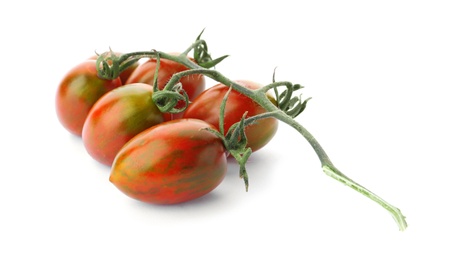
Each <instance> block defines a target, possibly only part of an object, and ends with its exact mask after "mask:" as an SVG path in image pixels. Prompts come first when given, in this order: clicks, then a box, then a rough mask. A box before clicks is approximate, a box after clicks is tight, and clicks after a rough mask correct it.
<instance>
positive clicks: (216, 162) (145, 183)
mask: <svg viewBox="0 0 461 260" xmlns="http://www.w3.org/2000/svg"><path fill="white" fill-rule="evenodd" d="M205 127H212V126H211V125H209V124H208V123H206V122H204V121H201V120H197V119H177V120H172V121H168V122H165V123H162V124H159V125H156V126H154V127H151V128H149V129H147V130H145V131H144V132H142V133H140V134H138V135H137V136H135V137H134V138H133V139H131V140H130V141H129V142H128V143H127V144H126V145H125V146H124V147H123V148H122V149H121V150H120V152H119V153H118V154H117V157H116V158H115V160H114V163H113V165H112V170H111V174H110V178H109V180H110V181H111V182H112V183H113V184H114V185H115V186H116V187H117V188H118V189H119V190H120V191H122V192H123V193H125V194H126V195H127V196H129V197H132V198H134V199H137V200H140V201H143V202H147V203H154V204H176V203H181V202H186V201H189V200H192V199H196V198H199V197H201V196H203V195H205V194H207V193H209V192H211V191H212V190H213V189H215V188H216V187H217V186H218V185H219V184H220V183H221V181H222V180H223V178H224V175H225V174H226V171H227V159H226V150H225V148H224V145H223V143H222V141H221V139H219V138H218V137H217V136H216V135H215V134H213V133H210V132H209V131H207V130H204V129H203V128H205Z"/></svg>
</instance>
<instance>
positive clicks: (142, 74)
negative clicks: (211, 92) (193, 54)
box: [127, 59, 205, 120]
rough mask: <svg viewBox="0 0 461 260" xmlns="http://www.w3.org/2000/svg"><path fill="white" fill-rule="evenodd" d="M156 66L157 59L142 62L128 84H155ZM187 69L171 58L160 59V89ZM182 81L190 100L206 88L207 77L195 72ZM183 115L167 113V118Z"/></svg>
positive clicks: (181, 104)
mask: <svg viewBox="0 0 461 260" xmlns="http://www.w3.org/2000/svg"><path fill="white" fill-rule="evenodd" d="M191 60H192V59H191ZM156 67H157V60H156V59H149V60H147V61H145V62H144V63H141V64H140V65H139V66H138V67H137V68H136V69H135V70H134V71H133V72H132V74H131V76H130V77H129V78H128V80H127V84H130V83H137V82H141V83H146V84H149V85H153V84H154V75H155V69H156ZM185 70H188V68H187V67H186V66H184V65H182V64H179V63H177V62H174V61H171V60H166V59H160V69H159V75H158V81H157V82H158V87H159V89H163V87H164V86H165V85H166V84H167V83H168V81H169V80H170V78H171V76H173V74H175V73H177V72H181V71H185ZM180 82H181V84H182V88H183V89H184V91H186V93H187V95H188V96H189V99H190V100H194V99H195V98H196V97H197V96H198V95H199V94H200V93H202V91H203V90H204V89H205V77H204V76H203V75H201V74H193V75H189V76H185V77H182V78H181V80H180ZM184 105H185V104H184V103H180V104H179V105H178V106H177V107H182V106H184ZM181 116H182V113H179V114H166V116H165V119H167V120H171V119H177V118H180V117H181Z"/></svg>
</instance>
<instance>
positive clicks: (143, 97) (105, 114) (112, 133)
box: [82, 83, 163, 166]
mask: <svg viewBox="0 0 461 260" xmlns="http://www.w3.org/2000/svg"><path fill="white" fill-rule="evenodd" d="M152 92H153V87H152V86H150V85H147V84H144V83H133V84H128V85H125V86H122V87H119V88H117V89H114V90H112V91H110V92H109V93H107V94H105V95H104V96H102V97H101V98H100V99H99V100H98V102H96V103H95V104H94V106H93V108H92V109H91V110H90V113H89V114H88V117H87V118H86V121H85V124H84V125H83V133H82V139H83V144H84V146H85V148H86V150H87V152H88V153H89V154H90V155H91V157H93V158H94V159H95V160H97V161H99V162H100V163H103V164H106V165H109V166H110V165H112V162H113V160H114V158H115V155H116V154H117V153H118V151H119V150H120V149H121V148H122V146H123V145H124V144H125V143H126V142H128V141H129V140H130V139H131V138H133V137H134V136H135V135H137V134H139V133H140V132H142V131H143V130H146V129H147V128H149V127H151V126H154V125H157V124H160V123H162V122H163V114H162V113H161V112H160V110H159V109H158V108H157V106H156V105H155V104H154V102H153V101H152V98H151V96H152Z"/></svg>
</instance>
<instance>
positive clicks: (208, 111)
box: [183, 80, 278, 151]
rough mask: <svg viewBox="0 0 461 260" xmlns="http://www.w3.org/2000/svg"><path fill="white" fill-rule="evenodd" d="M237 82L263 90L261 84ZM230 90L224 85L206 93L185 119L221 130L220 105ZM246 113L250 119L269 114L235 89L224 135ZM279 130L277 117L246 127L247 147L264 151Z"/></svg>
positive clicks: (225, 114) (186, 112) (200, 97)
mask: <svg viewBox="0 0 461 260" xmlns="http://www.w3.org/2000/svg"><path fill="white" fill-rule="evenodd" d="M236 82H237V83H239V84H240V85H242V86H244V87H246V88H249V89H258V88H260V87H262V86H261V85H260V84H257V83H255V82H251V81H247V80H237V81H236ZM228 90H229V87H228V86H225V85H223V84H217V85H215V86H213V87H211V88H209V89H207V90H205V91H204V92H203V93H202V94H200V96H198V97H197V98H196V99H195V101H194V102H192V103H191V104H190V105H189V107H188V108H187V109H186V111H185V112H184V115H183V117H184V118H197V119H201V120H204V121H206V122H208V123H210V124H211V125H213V126H215V127H216V128H219V111H220V106H221V103H222V100H223V98H224V96H225V94H226V93H227V91H228ZM269 99H270V100H272V101H273V102H275V100H274V99H273V97H271V96H269ZM246 111H247V112H248V114H247V117H250V116H254V115H258V114H261V113H264V112H266V110H265V109H264V108H263V107H261V106H260V105H258V104H257V103H255V102H254V101H253V100H251V99H250V98H248V97H246V96H245V95H243V94H240V93H239V92H237V91H235V90H231V92H230V93H229V97H228V100H227V103H226V110H225V113H224V131H225V133H227V131H228V130H229V127H230V126H232V125H233V124H234V123H236V122H239V121H240V119H241V118H242V116H243V114H244V113H245V112H246ZM277 128H278V121H277V119H275V118H265V119H261V120H259V121H257V122H256V123H254V124H252V125H249V126H247V127H246V128H245V134H246V136H247V139H248V143H247V147H250V148H251V149H252V151H257V150H259V149H261V148H262V147H263V146H265V145H266V144H267V143H268V142H269V141H270V140H271V139H272V137H273V136H274V135H275V133H276V132H277Z"/></svg>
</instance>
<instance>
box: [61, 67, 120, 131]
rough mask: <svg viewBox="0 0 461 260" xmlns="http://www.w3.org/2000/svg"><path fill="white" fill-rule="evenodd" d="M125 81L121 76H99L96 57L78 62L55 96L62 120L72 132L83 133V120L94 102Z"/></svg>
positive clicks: (66, 76) (65, 77)
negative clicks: (110, 77)
mask: <svg viewBox="0 0 461 260" xmlns="http://www.w3.org/2000/svg"><path fill="white" fill-rule="evenodd" d="M121 85H122V82H121V81H120V78H116V79H114V80H105V79H101V78H99V77H98V73H97V71H96V61H94V60H86V61H84V62H82V63H80V64H78V65H77V66H75V67H74V68H72V69H71V70H70V71H69V72H68V73H67V74H66V75H65V76H64V78H63V79H62V81H61V82H60V84H59V87H58V91H57V94H56V100H55V101H56V113H57V116H58V119H59V121H60V122H61V124H62V125H63V126H64V127H65V128H66V129H67V130H68V131H69V132H71V133H72V134H75V135H77V136H81V135H82V128H83V123H84V122H85V119H86V117H87V115H88V113H89V112H90V109H91V107H92V106H93V105H94V103H96V101H97V100H98V99H99V98H100V97H101V96H103V95H104V94H105V93H107V92H109V91H110V90H112V89H115V88H117V87H120V86H121Z"/></svg>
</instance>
